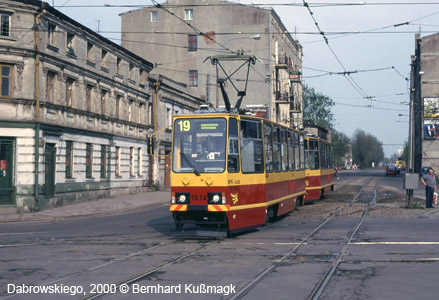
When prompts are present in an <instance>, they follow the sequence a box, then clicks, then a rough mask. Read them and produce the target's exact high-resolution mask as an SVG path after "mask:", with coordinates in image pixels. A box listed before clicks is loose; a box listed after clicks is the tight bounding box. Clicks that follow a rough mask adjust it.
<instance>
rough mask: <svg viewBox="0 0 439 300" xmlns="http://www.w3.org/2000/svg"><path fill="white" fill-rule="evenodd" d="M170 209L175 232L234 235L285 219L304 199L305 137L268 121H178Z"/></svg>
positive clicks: (217, 117)
mask: <svg viewBox="0 0 439 300" xmlns="http://www.w3.org/2000/svg"><path fill="white" fill-rule="evenodd" d="M173 129H174V130H173V146H172V147H173V151H172V170H171V193H172V197H171V204H170V210H171V212H172V215H173V218H174V222H175V226H176V229H177V230H184V228H183V227H186V226H191V225H189V224H195V225H196V226H197V227H198V228H200V227H201V228H206V227H207V228H209V230H215V231H220V232H223V233H236V232H239V231H244V230H248V229H250V228H253V227H257V226H260V225H263V224H265V223H266V221H267V220H269V219H270V218H274V217H277V216H281V215H284V214H287V213H289V212H291V211H292V210H294V209H295V207H296V202H297V201H299V202H302V201H303V197H304V195H305V150H304V141H305V139H304V136H303V133H301V132H299V131H296V130H293V129H290V128H287V127H283V126H280V125H278V124H276V123H273V122H271V121H268V120H266V119H263V118H259V117H253V116H246V115H242V114H233V113H228V112H225V113H214V112H208V113H197V114H194V115H178V116H174V118H173Z"/></svg>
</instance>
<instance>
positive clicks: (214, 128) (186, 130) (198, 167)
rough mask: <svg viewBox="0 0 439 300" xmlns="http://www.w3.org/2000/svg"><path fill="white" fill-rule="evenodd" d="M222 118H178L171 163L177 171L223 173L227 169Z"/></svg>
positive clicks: (225, 132) (223, 120)
mask: <svg viewBox="0 0 439 300" xmlns="http://www.w3.org/2000/svg"><path fill="white" fill-rule="evenodd" d="M226 130H227V122H226V119H224V118H194V119H183V118H178V119H176V120H175V123H174V143H173V147H174V148H173V151H172V155H173V158H172V165H173V170H174V172H176V173H197V172H199V173H222V172H224V170H225V169H226V159H227V157H226V155H225V154H226V145H227V139H226V138H227V131H226Z"/></svg>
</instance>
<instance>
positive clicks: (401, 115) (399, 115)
mask: <svg viewBox="0 0 439 300" xmlns="http://www.w3.org/2000/svg"><path fill="white" fill-rule="evenodd" d="M398 117H409V115H405V114H398Z"/></svg>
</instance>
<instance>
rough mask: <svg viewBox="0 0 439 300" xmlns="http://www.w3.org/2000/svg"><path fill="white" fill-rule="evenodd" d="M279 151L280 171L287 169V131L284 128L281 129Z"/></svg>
mask: <svg viewBox="0 0 439 300" xmlns="http://www.w3.org/2000/svg"><path fill="white" fill-rule="evenodd" d="M280 137H281V143H282V144H281V153H282V157H281V159H282V171H283V172H285V171H288V169H289V168H288V167H289V166H288V146H287V145H288V144H287V143H288V132H287V131H286V130H285V129H281V132H280Z"/></svg>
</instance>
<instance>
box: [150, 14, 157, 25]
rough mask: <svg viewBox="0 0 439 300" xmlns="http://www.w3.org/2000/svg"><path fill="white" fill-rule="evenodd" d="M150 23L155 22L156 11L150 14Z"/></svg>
mask: <svg viewBox="0 0 439 300" xmlns="http://www.w3.org/2000/svg"><path fill="white" fill-rule="evenodd" d="M151 22H152V23H155V22H157V11H152V12H151Z"/></svg>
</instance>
